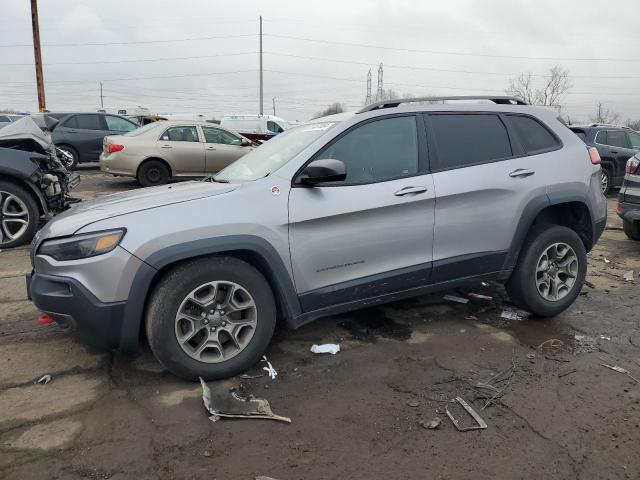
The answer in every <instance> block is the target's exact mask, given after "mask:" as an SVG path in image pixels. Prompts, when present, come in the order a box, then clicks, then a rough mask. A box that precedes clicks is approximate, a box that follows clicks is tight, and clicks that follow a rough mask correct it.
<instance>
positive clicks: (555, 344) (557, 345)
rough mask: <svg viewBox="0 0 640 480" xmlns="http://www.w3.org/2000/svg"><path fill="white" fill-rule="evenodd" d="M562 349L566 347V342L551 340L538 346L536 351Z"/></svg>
mask: <svg viewBox="0 0 640 480" xmlns="http://www.w3.org/2000/svg"><path fill="white" fill-rule="evenodd" d="M576 337H578V335H576ZM562 347H564V342H563V341H562V340H559V339H557V338H550V339H549V340H545V341H544V342H542V343H541V344H540V345H538V347H537V348H536V350H560V349H561V348H562Z"/></svg>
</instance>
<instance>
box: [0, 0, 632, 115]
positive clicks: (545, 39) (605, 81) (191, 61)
mask: <svg viewBox="0 0 640 480" xmlns="http://www.w3.org/2000/svg"><path fill="white" fill-rule="evenodd" d="M39 10H40V11H39V15H40V29H41V41H42V55H43V62H44V77H45V82H46V96H47V107H48V108H49V109H50V110H95V109H96V108H98V107H99V106H100V97H99V82H100V81H101V80H102V82H103V85H104V87H103V88H104V96H105V98H104V103H105V107H108V108H121V107H133V106H137V105H140V106H144V107H148V108H149V109H151V110H152V111H154V112H158V113H163V112H165V113H166V112H170V113H187V112H202V113H207V114H210V115H216V116H220V115H223V114H228V113H258V108H259V106H258V49H259V46H258V45H259V44H258V42H259V37H258V17H259V15H262V16H263V18H264V27H263V32H264V37H263V42H264V110H265V113H271V112H272V98H273V97H275V99H276V100H275V102H276V113H277V114H278V115H279V116H282V117H284V118H286V119H288V120H296V119H306V118H309V117H310V116H312V115H313V114H314V113H316V112H318V111H320V110H322V109H323V108H324V107H326V106H327V105H328V104H330V103H332V102H341V103H344V104H345V105H346V106H347V107H348V108H349V109H356V108H358V107H359V106H361V105H362V104H363V102H364V99H365V95H366V77H367V72H368V71H369V69H371V70H372V73H373V86H372V88H373V94H374V96H375V89H376V82H377V71H378V65H379V64H380V63H383V64H384V87H385V88H391V89H393V90H396V91H398V92H399V93H402V94H405V93H411V94H414V95H416V96H418V95H427V94H429V95H472V94H483V95H484V94H504V90H505V88H506V87H507V86H508V80H509V78H510V77H511V76H515V75H517V74H519V73H520V72H526V71H530V72H533V73H534V74H535V75H538V76H542V75H544V74H545V72H546V71H548V70H549V68H551V67H553V66H554V65H556V64H559V65H562V66H563V67H564V68H567V69H568V70H569V71H570V76H571V80H572V83H573V84H574V86H573V88H572V89H571V90H570V91H569V93H568V94H567V95H565V96H564V98H563V100H562V103H563V104H564V110H563V112H564V113H568V114H569V115H570V116H571V119H572V120H574V121H581V120H587V119H588V117H589V116H590V115H591V114H592V113H593V112H594V111H595V109H596V105H597V103H598V102H602V103H604V104H605V105H606V106H607V107H609V108H611V109H612V110H615V111H617V112H620V113H621V114H622V116H623V118H640V56H639V55H638V53H637V46H638V45H639V44H640V42H639V40H640V29H639V28H638V20H640V5H638V2H637V0H617V1H615V2H604V3H603V2H601V1H595V0H581V1H580V0H575V1H569V0H567V1H557V0H556V1H551V0H532V1H529V0H527V1H517V0H482V1H480V0H476V1H472V0H447V1H445V2H430V1H418V0H415V1H408V0H385V1H372V0H351V1H345V0H342V1H332V0H323V1H320V2H307V1H285V0H280V1H265V0H262V1H255V0H254V1H231V2H230V1H217V0H180V1H176V0H172V1H165V0H110V1H108V2H105V1H104V0H100V1H97V0H95V1H94V0H83V1H77V0H40V2H39ZM31 45H32V34H31V23H30V8H29V0H11V1H9V0H2V1H1V2H0V108H15V109H18V110H37V96H36V87H35V73H34V67H33V51H32V46H31ZM536 80H537V81H542V78H541V77H536Z"/></svg>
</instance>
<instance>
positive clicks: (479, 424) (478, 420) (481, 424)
mask: <svg viewBox="0 0 640 480" xmlns="http://www.w3.org/2000/svg"><path fill="white" fill-rule="evenodd" d="M455 401H456V402H458V403H459V404H460V405H462V408H464V410H465V411H466V412H467V413H468V414H469V416H471V418H473V420H474V421H475V425H471V426H467V427H463V426H462V425H461V421H460V420H459V419H457V418H455V417H454V416H453V414H452V413H451V412H450V411H449V407H446V408H445V411H446V413H447V416H448V417H449V419H450V420H451V422H453V425H454V426H455V427H456V428H457V429H458V430H459V431H460V432H468V431H469V430H483V429H485V428H487V424H486V422H485V421H484V420H483V419H482V417H481V416H480V415H478V413H477V412H476V411H475V410H474V409H473V408H471V406H470V405H469V404H468V403H467V402H465V401H464V400H463V399H462V398H460V397H456V398H455Z"/></svg>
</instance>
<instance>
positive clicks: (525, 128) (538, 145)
mask: <svg viewBox="0 0 640 480" xmlns="http://www.w3.org/2000/svg"><path fill="white" fill-rule="evenodd" d="M507 118H508V121H509V124H510V125H511V128H512V129H513V131H514V132H515V134H516V135H517V136H518V139H519V140H520V144H521V145H522V148H524V151H525V152H526V153H527V154H529V155H531V154H535V153H540V152H544V151H549V150H554V149H556V148H558V147H559V146H560V143H559V142H558V140H556V138H555V137H554V136H553V135H552V134H551V132H549V130H547V128H546V127H544V126H543V125H541V124H540V122H538V121H537V120H534V119H533V118H531V117H526V116H523V115H507ZM583 135H584V132H583Z"/></svg>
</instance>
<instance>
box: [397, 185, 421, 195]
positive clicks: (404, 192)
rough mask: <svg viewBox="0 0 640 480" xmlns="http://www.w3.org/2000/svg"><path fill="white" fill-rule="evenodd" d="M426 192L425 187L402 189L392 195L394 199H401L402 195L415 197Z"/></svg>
mask: <svg viewBox="0 0 640 480" xmlns="http://www.w3.org/2000/svg"><path fill="white" fill-rule="evenodd" d="M426 191H427V187H422V186H421V187H404V188H401V189H400V190H398V191H397V192H396V193H395V194H394V195H395V196H396V197H402V196H403V195H417V194H419V193H424V192H426Z"/></svg>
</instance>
